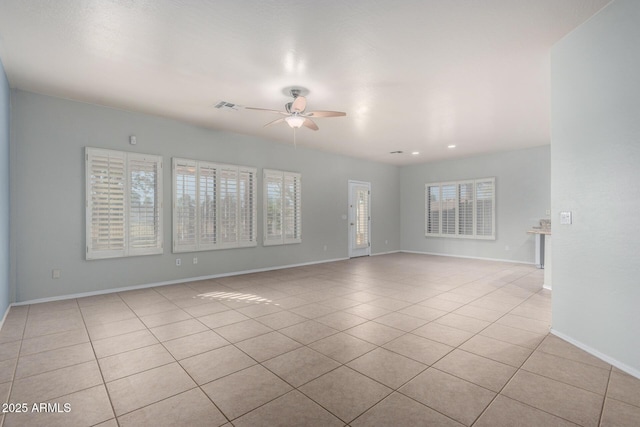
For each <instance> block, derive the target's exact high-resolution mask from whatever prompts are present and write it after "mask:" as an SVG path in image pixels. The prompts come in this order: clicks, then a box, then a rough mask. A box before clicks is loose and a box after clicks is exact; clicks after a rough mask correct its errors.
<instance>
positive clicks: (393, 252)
mask: <svg viewBox="0 0 640 427" xmlns="http://www.w3.org/2000/svg"><path fill="white" fill-rule="evenodd" d="M400 252H402V251H400V250H399V249H398V250H397V251H387V252H376V253H375V254H371V256H378V255H389V254H397V253H400Z"/></svg>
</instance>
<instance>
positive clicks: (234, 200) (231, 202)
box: [219, 167, 238, 247]
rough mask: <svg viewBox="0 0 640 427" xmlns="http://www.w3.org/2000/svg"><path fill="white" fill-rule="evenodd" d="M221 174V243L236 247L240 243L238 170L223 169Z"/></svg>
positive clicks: (220, 171)
mask: <svg viewBox="0 0 640 427" xmlns="http://www.w3.org/2000/svg"><path fill="white" fill-rule="evenodd" d="M219 174H220V190H219V195H220V199H219V203H220V243H221V244H222V245H223V246H227V247H228V246H236V245H237V242H238V169H237V168H226V167H223V168H221V169H220V170H219Z"/></svg>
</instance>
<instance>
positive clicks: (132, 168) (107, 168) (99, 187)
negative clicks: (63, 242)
mask: <svg viewBox="0 0 640 427" xmlns="http://www.w3.org/2000/svg"><path fill="white" fill-rule="evenodd" d="M85 167H86V174H85V176H86V204H85V206H86V228H87V230H86V258H87V259H100V258H117V257H126V256H135V255H152V254H161V253H162V251H163V248H162V157H161V156H154V155H149V154H138V153H127V152H123V151H114V150H105V149H99V148H90V147H87V148H86V152H85Z"/></svg>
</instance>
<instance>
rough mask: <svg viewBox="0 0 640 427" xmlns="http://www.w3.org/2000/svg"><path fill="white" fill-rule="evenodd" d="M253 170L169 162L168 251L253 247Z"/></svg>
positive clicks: (254, 215) (202, 163)
mask: <svg viewBox="0 0 640 427" xmlns="http://www.w3.org/2000/svg"><path fill="white" fill-rule="evenodd" d="M256 172H257V171H256V169H255V168H250V167H245V166H233V165H222V164H217V163H210V162H203V161H197V160H188V159H178V158H174V159H173V252H193V251H206V250H213V249H225V248H237V247H246V246H256V245H257V239H256V232H257V227H256V225H257V214H256V204H255V197H256Z"/></svg>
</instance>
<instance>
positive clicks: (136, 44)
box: [0, 0, 609, 164]
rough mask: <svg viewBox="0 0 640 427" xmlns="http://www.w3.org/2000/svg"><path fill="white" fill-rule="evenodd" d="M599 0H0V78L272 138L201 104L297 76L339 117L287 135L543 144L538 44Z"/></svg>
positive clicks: (261, 90) (432, 144)
mask: <svg viewBox="0 0 640 427" xmlns="http://www.w3.org/2000/svg"><path fill="white" fill-rule="evenodd" d="M607 3H609V0H473V1H472V0H411V1H406V0H405V1H402V0H396V1H391V0H379V1H373V0H349V1H345V0H322V1H300V0H287V1H277V0H252V1H248V0H247V1H245V0H242V1H238V0H215V1H204V0H190V1H185V0H138V1H133V0H109V1H108V0H56V1H37V0H2V2H0V58H1V59H2V62H3V64H4V67H5V71H6V73H7V76H8V79H9V83H10V85H11V87H13V88H18V89H24V90H27V91H32V92H38V93H43V94H48V95H53V96H57V97H62V98H69V99H75V100H79V101H85V102H90V103H95V104H101V105H107V106H112V107H116V108H123V109H126V110H133V111H141V112H146V113H151V114H157V115H161V116H166V117H173V118H176V119H179V120H184V121H188V122H191V123H195V124H198V125H202V126H206V127H210V128H214V129H222V130H227V131H232V132H239V133H244V134H248V135H255V136H258V137H261V138H266V139H271V140H275V141H279V142H282V143H286V144H292V141H293V131H292V129H290V128H289V127H287V126H286V124H279V125H277V126H272V127H268V128H263V127H262V125H263V124H265V123H267V122H269V121H271V120H274V119H276V118H278V116H276V115H272V114H270V113H265V112H258V111H250V110H240V111H220V110H217V109H215V108H213V105H215V104H216V103H217V102H218V101H221V100H224V101H229V102H232V103H235V104H240V105H244V106H253V107H262V108H272V109H278V110H281V109H283V107H284V104H285V103H286V102H288V101H289V100H290V98H288V97H287V96H285V95H284V93H283V89H284V88H285V87H289V86H303V87H305V88H307V89H309V91H310V93H309V95H308V96H307V99H308V109H311V110H339V111H346V112H347V117H339V118H324V119H318V120H317V124H318V125H319V127H320V130H319V131H317V132H313V131H311V130H309V129H305V128H303V129H300V130H298V131H297V143H298V144H300V145H304V146H307V147H312V148H316V149H321V150H328V151H332V152H336V153H341V154H345V155H349V156H355V157H360V158H365V159H369V160H375V161H381V162H387V163H392V164H411V163H418V162H428V161H433V160H440V159H445V158H452V157H461V156H470V155H475V154H479V153H485V152H492V151H499V150H508V149H517V148H524V147H532V146H538V145H545V144H549V141H550V135H549V134H550V130H549V108H550V95H549V93H550V88H549V79H550V78H549V67H550V63H549V56H550V48H551V46H552V45H553V44H554V43H555V42H556V41H558V40H559V39H560V38H562V36H564V35H565V34H567V33H568V32H569V31H571V30H572V29H573V28H575V27H576V26H578V25H579V24H581V23H582V22H584V21H585V20H587V19H588V18H589V17H591V16H592V15H593V14H594V13H596V12H597V11H598V10H600V9H601V8H602V7H603V6H605V5H606V4H607ZM133 131H135V130H133ZM449 144H455V145H456V146H457V147H456V148H455V149H448V148H447V145H449ZM395 150H402V151H404V152H405V154H401V155H398V154H395V155H392V154H389V152H390V151H395ZM412 151H419V152H420V154H419V155H415V156H412V155H411V154H409V153H410V152H412Z"/></svg>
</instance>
